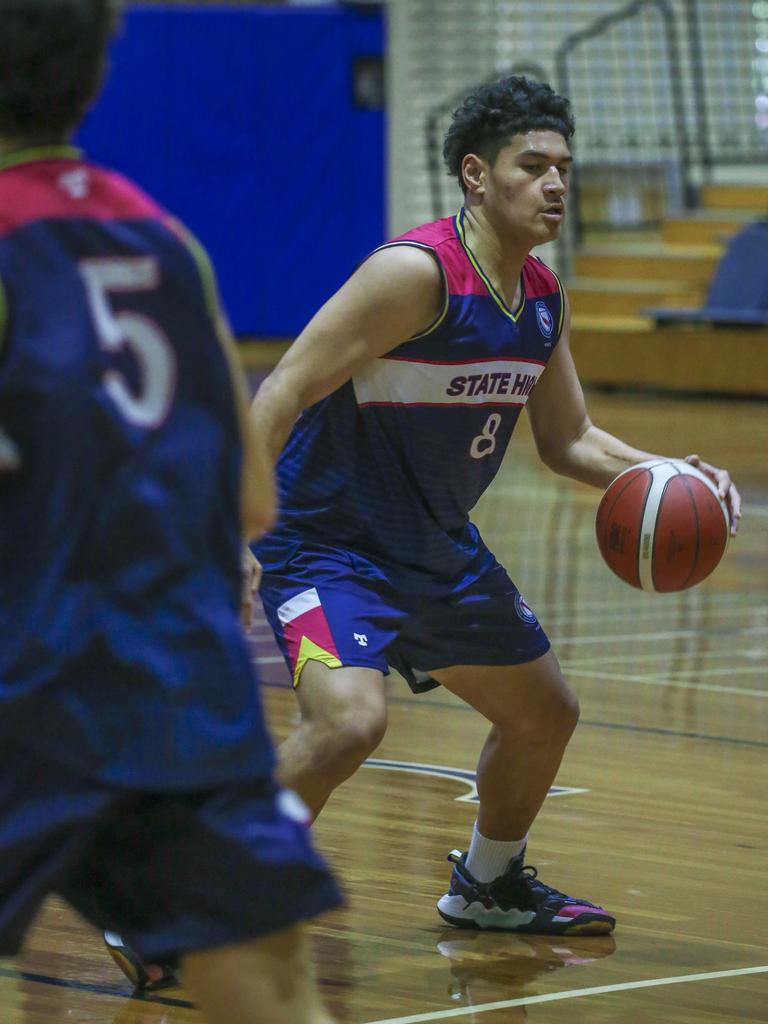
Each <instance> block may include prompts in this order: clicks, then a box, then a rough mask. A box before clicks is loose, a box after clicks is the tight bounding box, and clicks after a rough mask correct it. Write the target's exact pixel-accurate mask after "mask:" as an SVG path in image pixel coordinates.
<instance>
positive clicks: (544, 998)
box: [367, 966, 768, 1024]
mask: <svg viewBox="0 0 768 1024" xmlns="http://www.w3.org/2000/svg"><path fill="white" fill-rule="evenodd" d="M766 972H768V966H765V967H741V968H739V969H738V970H733V971H710V972H708V973H707V974H680V975H678V976H677V977H675V978H649V979H648V980H647V981H625V982H621V983H619V984H617V985H597V986H595V987H594V988H575V989H571V990H570V991H569V992H548V993H547V994H546V995H541V996H522V997H521V998H520V999H502V1000H500V1001H499V1002H497V1003H480V1004H478V1005H477V1006H461V1007H457V1008H456V1009H455V1010H436V1011H435V1012H434V1013H414V1014H412V1015H411V1016H410V1017H387V1018H386V1020H371V1021H368V1022H367V1024H421V1022H422V1021H428V1020H448V1019H449V1018H451V1019H452V1018H453V1017H468V1016H470V1014H476V1013H490V1012H491V1011H493V1010H506V1009H508V1008H509V1007H511V1006H530V1005H531V1003H554V1002H556V1001H558V1000H560V999H579V998H580V997H581V996H599V995H602V994H603V993H605V992H627V991H629V990H630V989H633V988H654V987H657V986H659V985H681V984H683V983H685V982H690V981H709V980H711V979H714V978H736V977H738V976H739V975H744V974H765V973H766Z"/></svg>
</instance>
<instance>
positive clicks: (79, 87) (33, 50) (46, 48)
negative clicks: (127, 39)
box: [0, 0, 120, 142]
mask: <svg viewBox="0 0 768 1024" xmlns="http://www.w3.org/2000/svg"><path fill="white" fill-rule="evenodd" d="M119 11H120V3H119V0H0V135H2V136H4V137H5V138H11V139H29V140H41V141H46V142H48V141H54V142H55V141H62V140H64V139H66V137H67V136H68V135H69V133H70V132H71V130H72V129H73V128H74V127H75V126H76V125H77V124H78V122H79V121H80V118H81V117H82V116H83V113H84V112H85V109H86V108H87V106H88V104H89V103H90V101H91V100H92V99H93V97H94V96H95V95H96V93H97V91H98V89H99V86H100V84H101V79H102V76H103V73H104V66H105V61H106V47H107V43H108V41H109V38H110V36H111V35H112V32H113V31H114V28H115V25H116V23H117V19H118V16H119Z"/></svg>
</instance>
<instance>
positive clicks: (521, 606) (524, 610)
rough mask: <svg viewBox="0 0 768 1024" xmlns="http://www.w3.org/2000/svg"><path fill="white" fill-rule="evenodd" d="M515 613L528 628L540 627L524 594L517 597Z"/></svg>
mask: <svg viewBox="0 0 768 1024" xmlns="http://www.w3.org/2000/svg"><path fill="white" fill-rule="evenodd" d="M515 611H516V612H517V614H518V615H519V616H520V618H521V619H522V620H523V622H524V623H525V624H526V625H527V626H535V625H538V619H537V618H536V616H535V615H534V613H533V612H532V611H531V609H530V608H529V607H528V605H527V604H526V602H525V598H524V597H523V595H522V594H516V595H515Z"/></svg>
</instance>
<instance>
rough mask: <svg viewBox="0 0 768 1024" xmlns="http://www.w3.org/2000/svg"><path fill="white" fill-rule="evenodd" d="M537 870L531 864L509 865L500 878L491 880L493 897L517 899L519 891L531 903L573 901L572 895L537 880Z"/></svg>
mask: <svg viewBox="0 0 768 1024" xmlns="http://www.w3.org/2000/svg"><path fill="white" fill-rule="evenodd" d="M538 876H539V872H538V870H537V869H536V868H535V867H534V866H533V864H525V865H523V866H522V867H520V868H517V867H513V866H510V868H509V869H508V870H507V871H506V872H505V873H504V874H503V875H501V877H500V878H498V879H496V880H494V882H492V883H491V884H492V886H493V895H494V897H496V898H498V897H501V899H504V898H505V897H512V898H513V899H515V900H519V897H520V893H521V891H522V892H523V893H525V894H526V895H527V897H528V900H529V901H530V902H531V903H543V902H544V901H545V900H548V899H553V898H554V899H556V900H562V901H563V902H564V903H573V902H575V901H574V899H573V897H572V896H566V895H565V893H563V892H560V890H559V889H554V888H553V887H552V886H551V885H546V884H545V883H544V882H542V881H540V880H539V877H538Z"/></svg>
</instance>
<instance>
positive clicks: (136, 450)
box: [0, 152, 269, 786]
mask: <svg viewBox="0 0 768 1024" xmlns="http://www.w3.org/2000/svg"><path fill="white" fill-rule="evenodd" d="M0 283H2V288H3V293H4V303H3V305H4V307H5V316H4V317H3V318H2V319H3V320H4V323H3V324H2V350H1V352H0V428H1V429H2V430H3V431H4V433H5V434H6V435H7V438H8V439H9V440H10V442H12V444H13V445H14V446H15V447H16V449H17V451H18V456H19V459H20V468H19V469H18V470H17V471H16V472H12V473H5V474H0V559H1V560H2V575H1V577H0V630H1V631H2V635H3V645H2V649H1V650H0V719H2V720H3V721H4V722H5V728H6V730H8V731H9V732H10V731H12V732H13V735H14V736H15V737H16V738H17V739H20V740H22V741H23V742H25V743H27V744H30V745H33V746H36V747H37V748H38V749H39V750H40V751H41V752H43V753H46V754H47V755H48V756H51V757H53V758H54V759H56V760H60V761H63V762H66V763H69V764H70V765H72V766H74V767H76V768H82V769H83V770H90V771H92V772H95V773H96V774H99V775H100V776H102V777H105V778H108V779H110V780H112V781H119V782H122V783H126V784H130V785H136V786H153V785H156V784H158V783H162V784H164V785H169V786H178V785H182V786H188V785H189V786H191V785H197V784H207V783H209V782H215V781H219V780H224V779H226V778H231V777H236V776H237V775H238V774H244V773H246V772H248V771H251V770H252V769H253V767H254V763H255V761H254V759H255V760H259V757H260V758H261V759H262V760H263V761H265V763H266V761H268V759H269V754H268V745H267V744H266V741H264V739H263V735H262V734H260V733H259V735H256V733H255V732H254V727H253V725H252V720H253V718H254V717H256V716H257V713H258V707H257V704H256V703H255V702H256V701H257V696H256V695H255V692H254V691H255V687H254V685H253V678H252V675H251V670H250V666H249V658H248V652H247V648H246V645H245V640H244V638H243V636H242V631H241V630H240V628H239V623H238V621H237V614H236V613H237V606H238V600H239V591H238V565H239V545H240V537H239V514H238V509H239V481H240V460H241V455H240V437H239V428H238V422H237V414H236V410H235V406H234V402H233V394H232V384H231V379H230V374H229V369H228V365H227V361H226V358H225V356H224V353H223V351H222V348H221V343H220V339H219V337H218V335H217V330H216V323H215V320H216V311H215V294H214V293H215V286H214V284H213V279H212V277H211V276H210V274H209V272H208V270H207V263H206V261H205V258H204V257H203V256H202V255H201V254H198V253H197V251H196V247H195V245H194V243H192V242H191V241H190V240H189V239H188V237H187V236H186V234H185V232H184V231H183V229H182V228H181V227H180V226H178V225H176V224H175V222H174V221H173V220H172V219H171V218H170V217H169V216H168V215H167V214H165V213H164V211H162V210H161V209H160V208H159V207H158V206H157V205H156V204H155V203H153V202H152V201H151V200H150V199H148V198H147V197H146V196H145V195H143V193H141V192H140V191H139V190H138V189H137V188H135V187H134V186H133V185H132V184H130V183H129V182H127V181H125V180H124V179H122V178H120V177H119V176H117V175H114V174H112V173H110V172H106V171H103V170H101V169H98V168H95V167H93V166H91V165H88V164H86V163H84V162H82V161H81V160H80V159H79V158H78V157H77V155H76V154H75V153H74V152H56V153H54V152H52V153H50V154H48V155H47V156H44V157H43V158H40V156H38V157H37V158H35V159H25V160H22V161H20V162H18V163H16V164H14V165H13V166H6V167H4V168H3V169H2V170H0ZM41 695H42V697H43V699H44V702H45V703H44V705H43V706H44V710H43V711H42V712H41V703H40V698H41ZM249 720H250V721H249ZM4 731H5V730H4ZM6 734H7V733H6ZM224 741H226V742H224ZM262 741H263V742H262ZM259 747H262V748H263V751H264V752H263V753H262V754H261V755H257V750H258V748H259ZM187 757H189V760H190V762H192V761H194V762H195V764H196V765H198V766H199V768H198V773H199V772H202V775H201V776H200V777H197V776H196V775H192V774H190V769H189V766H188V765H187V763H186V759H187ZM238 760H239V761H240V767H237V762H238ZM129 765H131V767H130V769H129V768H128V767H127V766H129Z"/></svg>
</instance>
